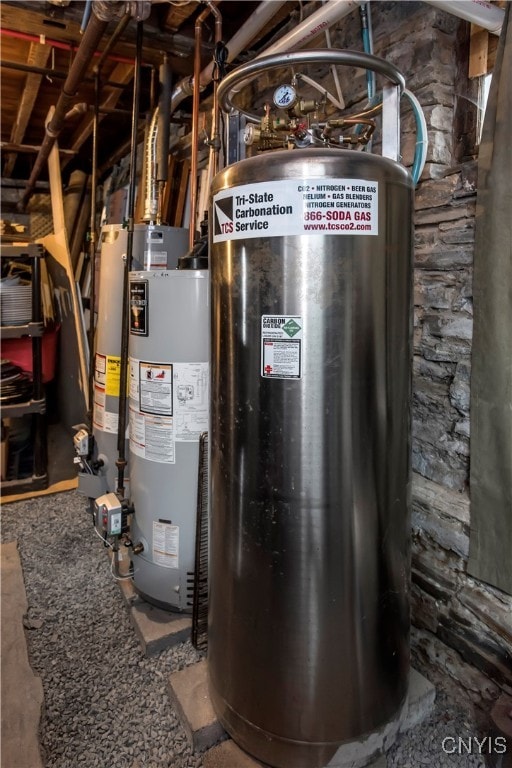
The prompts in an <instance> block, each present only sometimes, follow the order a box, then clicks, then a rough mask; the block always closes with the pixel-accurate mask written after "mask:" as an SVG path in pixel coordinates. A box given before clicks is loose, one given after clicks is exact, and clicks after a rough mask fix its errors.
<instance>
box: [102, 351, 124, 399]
mask: <svg viewBox="0 0 512 768" xmlns="http://www.w3.org/2000/svg"><path fill="white" fill-rule="evenodd" d="M120 378H121V358H120V357H114V356H113V355H107V365H106V375H105V392H106V394H107V395H112V396H113V397H119V381H120Z"/></svg>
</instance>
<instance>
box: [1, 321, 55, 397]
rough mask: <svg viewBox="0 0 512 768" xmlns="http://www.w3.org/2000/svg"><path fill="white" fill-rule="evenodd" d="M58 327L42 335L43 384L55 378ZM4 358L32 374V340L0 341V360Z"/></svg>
mask: <svg viewBox="0 0 512 768" xmlns="http://www.w3.org/2000/svg"><path fill="white" fill-rule="evenodd" d="M58 337H59V327H57V328H54V329H53V330H51V331H45V332H44V334H43V345H42V346H43V384H47V383H48V382H49V381H52V379H54V378H55V368H56V363H57V341H58ZM4 358H6V359H7V360H10V361H11V362H12V363H14V364H15V365H19V366H20V368H22V369H23V370H24V371H26V372H27V373H32V339H31V338H30V337H28V336H23V338H21V339H2V359H4Z"/></svg>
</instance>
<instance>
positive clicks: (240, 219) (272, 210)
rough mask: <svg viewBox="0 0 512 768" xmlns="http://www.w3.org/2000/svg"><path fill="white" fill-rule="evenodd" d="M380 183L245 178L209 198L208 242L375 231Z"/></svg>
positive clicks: (377, 229) (376, 232) (346, 180)
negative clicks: (253, 181) (245, 181)
mask: <svg viewBox="0 0 512 768" xmlns="http://www.w3.org/2000/svg"><path fill="white" fill-rule="evenodd" d="M378 215H379V185H378V182H377V181H369V180H364V179H326V178H325V177H322V178H308V179H302V180H296V179H294V180H286V179H280V180H278V181H267V182H261V183H258V184H244V185H242V186H239V187H232V188H231V189H227V190H223V191H222V192H218V193H217V194H216V195H215V196H214V198H213V219H214V221H213V229H214V232H213V242H214V243H222V242H225V241H226V240H242V239H248V238H256V237H262V236H266V237H282V236H284V235H378V233H379V222H378Z"/></svg>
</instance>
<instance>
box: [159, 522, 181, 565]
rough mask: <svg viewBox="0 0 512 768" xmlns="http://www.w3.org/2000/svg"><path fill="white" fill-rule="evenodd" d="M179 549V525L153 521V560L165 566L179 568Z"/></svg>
mask: <svg viewBox="0 0 512 768" xmlns="http://www.w3.org/2000/svg"><path fill="white" fill-rule="evenodd" d="M179 549H180V529H179V527H178V526H177V525H171V524H170V523H160V522H158V523H157V522H156V521H153V562H154V563H156V564H157V565H163V566H164V568H178V567H179Z"/></svg>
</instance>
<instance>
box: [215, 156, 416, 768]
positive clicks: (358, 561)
mask: <svg viewBox="0 0 512 768" xmlns="http://www.w3.org/2000/svg"><path fill="white" fill-rule="evenodd" d="M412 197H413V193H412V181H411V178H410V175H409V174H408V172H407V171H406V170H405V169H404V168H402V167H401V166H399V165H397V164H396V163H394V162H392V161H390V160H386V159H383V158H381V157H377V156H373V155H368V154H366V153H361V152H354V151H345V150H323V149H318V150H317V149H312V150H304V151H289V152H275V153H271V154H268V155H262V156H260V157H257V158H253V159H249V160H244V161H241V162H240V163H237V164H235V165H233V166H230V167H228V168H226V169H225V170H224V171H222V172H221V173H219V174H218V175H217V177H216V178H215V180H214V184H213V189H212V210H211V212H210V222H211V250H210V253H211V291H212V292H211V301H212V331H211V333H212V336H211V351H212V378H211V386H212V398H211V424H210V441H211V458H210V467H211V469H210V472H211V479H210V516H211V532H210V537H211V553H210V607H209V655H208V665H209V682H210V693H211V697H212V701H213V704H214V707H215V709H216V712H217V714H218V716H219V717H220V720H221V721H222V723H223V724H224V726H225V728H226V729H227V731H228V732H229V733H230V734H231V735H232V736H233V738H234V739H235V741H237V742H238V743H239V744H240V746H241V747H242V748H243V749H245V750H247V751H248V752H250V753H251V754H253V755H254V756H256V757H257V758H259V759H260V760H262V761H264V762H266V763H268V764H269V765H272V766H278V767H279V768H291V767H292V766H293V768H311V767H318V766H324V765H327V764H328V763H329V764H330V765H342V764H343V762H342V760H343V750H344V749H345V748H346V747H347V746H348V748H350V746H351V744H352V743H353V742H354V741H356V740H360V739H361V738H363V737H365V738H366V736H368V735H369V734H375V733H377V734H388V736H389V738H388V737H386V738H388V744H389V743H391V741H392V739H393V735H394V733H395V732H396V730H397V728H398V721H399V718H400V712H401V708H402V707H403V705H404V701H405V699H406V694H407V688H408V675H409V559H410V544H409V492H410V487H409V486H410V376H411V330H412V322H411V230H412V224H411V222H412ZM330 761H332V762H330ZM337 761H338V762H337Z"/></svg>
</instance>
